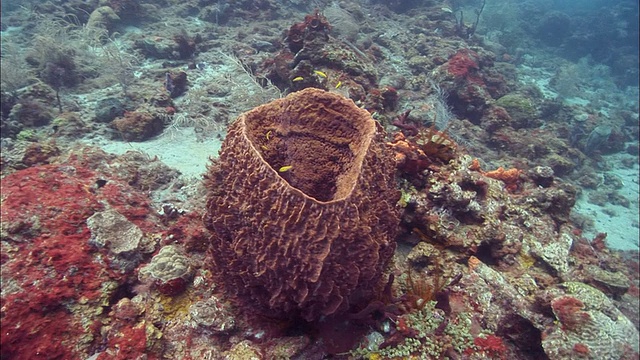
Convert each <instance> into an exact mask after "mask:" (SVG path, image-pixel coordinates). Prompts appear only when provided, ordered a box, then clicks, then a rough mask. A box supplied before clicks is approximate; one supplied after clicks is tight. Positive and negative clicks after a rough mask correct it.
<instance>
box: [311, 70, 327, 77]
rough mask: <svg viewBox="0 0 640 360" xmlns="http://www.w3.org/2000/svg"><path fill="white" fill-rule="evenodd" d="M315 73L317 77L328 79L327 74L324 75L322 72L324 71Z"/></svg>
mask: <svg viewBox="0 0 640 360" xmlns="http://www.w3.org/2000/svg"><path fill="white" fill-rule="evenodd" d="M313 72H314V73H316V75H318V76H320V77H323V78H325V79H326V78H327V74H325V73H323V72H322V71H320V70H314V71H313Z"/></svg>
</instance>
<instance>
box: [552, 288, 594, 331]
mask: <svg viewBox="0 0 640 360" xmlns="http://www.w3.org/2000/svg"><path fill="white" fill-rule="evenodd" d="M551 308H552V309H553V313H554V314H555V315H556V317H557V318H558V320H560V322H561V323H562V327H563V328H564V329H566V330H577V329H579V328H580V327H581V326H583V325H584V324H586V323H587V322H589V321H591V317H590V316H589V314H588V313H587V312H584V311H583V309H584V303H583V302H582V301H580V300H578V299H576V298H575V297H573V296H562V297H559V298H557V299H554V300H553V301H551Z"/></svg>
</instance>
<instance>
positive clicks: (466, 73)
mask: <svg viewBox="0 0 640 360" xmlns="http://www.w3.org/2000/svg"><path fill="white" fill-rule="evenodd" d="M478 57H479V56H478V54H477V53H476V52H474V51H472V50H469V49H461V50H458V52H456V53H455V54H454V55H453V56H452V57H451V58H450V59H449V61H448V65H447V71H448V72H449V73H450V74H451V75H453V76H455V77H460V78H464V79H466V80H468V81H469V82H472V83H475V84H477V85H484V81H483V80H482V77H481V76H480V75H478V72H479V70H480V67H479V66H478V63H477V60H476V59H478Z"/></svg>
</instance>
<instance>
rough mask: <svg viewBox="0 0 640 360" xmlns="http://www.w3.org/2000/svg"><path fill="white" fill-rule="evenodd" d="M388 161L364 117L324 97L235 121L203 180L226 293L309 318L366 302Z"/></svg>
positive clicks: (249, 304)
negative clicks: (218, 155) (205, 182)
mask: <svg viewBox="0 0 640 360" xmlns="http://www.w3.org/2000/svg"><path fill="white" fill-rule="evenodd" d="M390 155H391V154H390V153H389V152H388V150H387V149H385V148H384V145H383V144H382V143H381V141H380V134H379V133H378V130H377V128H376V124H375V122H374V120H372V119H371V117H370V116H369V114H368V113H367V112H366V111H364V110H361V109H359V108H357V107H356V106H355V105H354V104H353V102H351V101H350V100H348V99H345V98H343V97H341V96H339V95H335V94H331V93H328V92H324V91H322V90H318V89H306V90H303V91H300V92H296V93H293V94H291V95H289V96H288V97H287V98H285V99H282V100H277V101H275V102H272V103H270V104H267V105H263V106H261V107H258V108H256V109H254V110H252V111H250V112H248V113H245V114H243V115H242V116H240V117H239V118H238V119H237V120H236V122H235V123H234V124H233V125H232V126H231V128H230V130H229V134H228V135H227V138H226V139H225V142H224V144H223V146H222V150H221V153H220V157H219V159H217V160H216V161H215V162H214V163H213V164H212V166H211V167H210V169H209V172H208V174H207V179H208V180H207V188H208V189H209V195H208V200H207V215H206V217H205V224H206V226H207V228H208V229H209V230H210V231H211V233H212V251H213V253H214V257H215V267H216V269H217V272H219V273H220V274H224V276H221V277H220V281H221V282H222V283H223V284H224V286H225V290H226V292H227V293H228V294H229V295H230V296H233V297H234V298H235V299H236V301H237V303H239V304H240V305H243V306H244V307H245V308H246V309H247V310H250V311H257V312H259V313H262V314H264V315H269V316H279V317H288V318H290V317H292V316H294V317H295V316H300V317H302V318H304V319H306V320H309V321H311V320H318V319H320V317H321V316H323V315H325V316H326V315H336V314H339V313H344V312H345V311H347V310H349V309H350V308H352V307H354V306H358V305H362V303H363V302H366V301H368V299H370V298H371V297H372V296H373V295H374V293H375V291H376V289H378V288H379V287H380V284H381V281H382V275H383V272H384V270H385V268H386V265H387V263H388V261H389V259H390V257H391V255H392V254H393V250H394V249H395V239H394V235H395V231H396V227H397V223H398V210H397V208H396V202H397V201H398V198H399V192H398V191H397V190H396V189H395V186H394V178H393V168H392V166H393V165H392V164H393V163H392V162H391V161H389V160H390ZM239 210H240V211H239ZM276 214H277V215H276ZM240 249H242V251H240ZM365 305H366V304H365Z"/></svg>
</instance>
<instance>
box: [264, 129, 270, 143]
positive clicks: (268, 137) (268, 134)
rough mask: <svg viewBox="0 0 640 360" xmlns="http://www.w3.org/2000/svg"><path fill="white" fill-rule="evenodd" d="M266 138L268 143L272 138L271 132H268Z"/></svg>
mask: <svg viewBox="0 0 640 360" xmlns="http://www.w3.org/2000/svg"><path fill="white" fill-rule="evenodd" d="M264 137H266V138H267V141H269V139H270V138H271V130H269V131H267V133H266V134H265V135H264Z"/></svg>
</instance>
